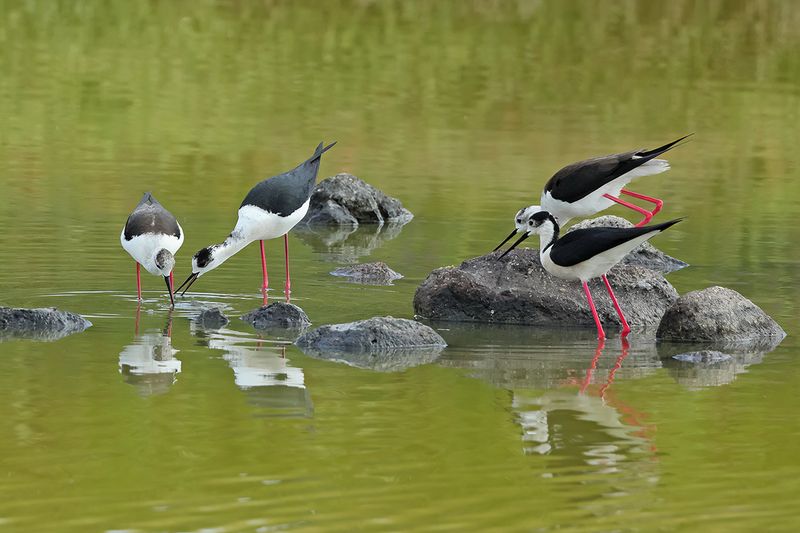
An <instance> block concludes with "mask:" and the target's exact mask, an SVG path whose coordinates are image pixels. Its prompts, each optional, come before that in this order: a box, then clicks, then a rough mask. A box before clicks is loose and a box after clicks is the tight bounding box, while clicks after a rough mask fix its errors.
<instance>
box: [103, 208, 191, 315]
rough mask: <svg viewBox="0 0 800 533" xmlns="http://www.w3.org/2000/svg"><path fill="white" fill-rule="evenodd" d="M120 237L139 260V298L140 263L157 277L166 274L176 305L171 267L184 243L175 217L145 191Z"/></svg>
mask: <svg viewBox="0 0 800 533" xmlns="http://www.w3.org/2000/svg"><path fill="white" fill-rule="evenodd" d="M119 240H120V242H121V243H122V247H123V248H124V249H125V251H126V252H128V253H129V254H130V255H131V257H133V259H134V260H135V261H136V292H137V295H138V297H139V300H140V301H141V299H142V280H141V276H140V268H139V265H141V266H143V267H144V268H145V270H147V271H148V272H150V273H151V274H153V275H154V276H163V277H164V281H165V282H166V284H167V291H169V300H170V303H171V304H172V305H175V298H174V296H173V287H174V278H173V275H172V269H173V268H174V267H175V254H176V253H177V252H178V249H180V247H181V245H182V244H183V229H182V228H181V225H180V224H178V221H177V220H176V219H175V216H174V215H173V214H172V213H170V212H169V211H167V210H166V209H165V208H164V206H163V205H161V204H160V203H158V200H156V199H155V198H153V195H152V194H150V193H149V192H146V193H144V196H142V199H141V200H140V201H139V203H138V204H137V205H136V208H135V209H134V210H133V212H132V213H131V214H130V216H129V217H128V220H127V221H126V222H125V227H124V228H122V233H121V234H120V236H119Z"/></svg>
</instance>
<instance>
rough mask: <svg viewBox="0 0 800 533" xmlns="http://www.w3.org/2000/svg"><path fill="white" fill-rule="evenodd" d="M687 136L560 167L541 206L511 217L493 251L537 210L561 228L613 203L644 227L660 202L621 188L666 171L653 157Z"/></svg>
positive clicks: (661, 162)
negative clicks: (511, 228) (628, 198)
mask: <svg viewBox="0 0 800 533" xmlns="http://www.w3.org/2000/svg"><path fill="white" fill-rule="evenodd" d="M690 135H692V134H691V133H690V134H689V135H685V136H683V137H681V138H680V139H677V140H675V141H672V142H671V143H668V144H665V145H664V146H660V147H658V148H655V149H653V150H631V151H630V152H623V153H621V154H611V155H606V156H602V157H595V158H592V159H587V160H585V161H579V162H577V163H572V164H571V165H568V166H566V167H564V168H562V169H561V170H559V171H558V172H556V173H555V174H554V175H553V177H552V178H550V180H549V181H548V182H547V184H545V186H544V190H543V191H542V196H541V199H540V202H541V204H542V205H541V206H538V205H532V206H529V207H526V208H523V209H520V210H519V211H518V212H517V214H516V216H515V217H514V225H515V228H514V231H512V232H511V234H510V235H509V236H508V237H506V238H505V240H504V241H503V242H501V243H500V244H499V245H498V246H497V248H495V249H494V250H495V251H497V250H498V249H499V248H500V247H501V246H503V245H504V244H505V243H506V242H508V240H509V239H511V237H513V236H514V235H515V234H516V233H519V232H522V231H527V229H526V228H525V227H524V226H525V223H526V222H527V220H528V219H529V218H530V216H531V215H532V214H533V213H536V212H539V211H547V212H549V213H550V214H552V215H553V216H554V217H555V218H556V220H557V221H558V223H559V224H561V225H562V226H564V225H565V224H566V223H567V222H568V221H569V220H570V219H572V218H575V217H588V216H591V215H594V214H595V213H599V212H600V211H603V210H605V209H608V208H609V207H611V206H613V205H614V204H615V203H617V204H620V205H622V206H625V207H627V208H629V209H633V210H634V211H636V212H637V213H640V214H642V215H643V216H644V219H643V220H642V221H641V222H639V223H638V224H636V227H640V226H644V225H645V224H647V223H648V222H650V220H651V219H652V218H653V217H654V216H655V215H656V213H658V212H659V211H661V207H662V206H663V205H664V202H662V201H661V200H659V199H657V198H651V197H650V196H645V195H644V194H639V193H636V192H633V191H629V190H626V189H625V186H626V185H627V184H628V183H630V182H631V181H632V180H633V179H634V178H638V177H641V176H650V175H653V174H660V173H662V172H666V171H667V170H669V162H667V161H666V160H664V159H656V157H658V156H659V155H661V154H663V153H664V152H666V151H668V150H671V149H672V148H674V147H675V146H676V145H677V144H678V143H679V142H681V141H682V140H684V139H686V138H687V137H689V136H690ZM621 194H626V195H628V196H631V197H633V198H638V199H640V200H644V201H646V202H650V203H652V204H653V205H654V207H653V210H652V211H647V210H646V209H643V208H641V207H639V206H637V205H634V204H632V203H630V202H626V201H625V200H622V199H620V198H619V196H620V195H621Z"/></svg>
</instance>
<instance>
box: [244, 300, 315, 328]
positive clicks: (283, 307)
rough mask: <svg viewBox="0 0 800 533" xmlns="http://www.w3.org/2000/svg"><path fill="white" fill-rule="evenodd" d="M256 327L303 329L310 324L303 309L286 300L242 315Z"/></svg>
mask: <svg viewBox="0 0 800 533" xmlns="http://www.w3.org/2000/svg"><path fill="white" fill-rule="evenodd" d="M242 320H244V321H245V322H247V323H248V324H250V325H251V326H253V327H254V328H256V329H303V328H306V327H308V326H310V325H311V321H310V320H309V319H308V315H306V313H305V311H303V310H302V309H300V308H299V307H298V306H296V305H294V304H290V303H286V302H274V303H271V304H269V305H265V306H262V307H259V308H258V309H254V310H253V311H250V312H249V313H247V314H245V315H242Z"/></svg>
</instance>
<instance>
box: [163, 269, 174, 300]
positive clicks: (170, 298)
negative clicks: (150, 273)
mask: <svg viewBox="0 0 800 533" xmlns="http://www.w3.org/2000/svg"><path fill="white" fill-rule="evenodd" d="M164 281H166V282H167V292H168V293H169V303H170V304H171V305H172V307H175V295H174V294H172V285H171V284H170V282H169V276H164Z"/></svg>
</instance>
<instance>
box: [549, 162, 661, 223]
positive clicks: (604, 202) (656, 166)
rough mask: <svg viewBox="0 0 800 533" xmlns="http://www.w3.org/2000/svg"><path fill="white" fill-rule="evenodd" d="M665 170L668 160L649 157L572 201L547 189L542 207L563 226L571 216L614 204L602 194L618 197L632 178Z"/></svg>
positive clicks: (581, 214) (591, 212) (606, 207)
mask: <svg viewBox="0 0 800 533" xmlns="http://www.w3.org/2000/svg"><path fill="white" fill-rule="evenodd" d="M667 170H669V162H668V161H666V160H665V159H651V160H650V161H648V162H647V163H645V164H643V165H642V166H640V167H637V168H635V169H633V170H631V171H630V172H628V173H626V174H623V175H622V176H620V177H618V178H617V179H615V180H614V181H611V182H609V183H606V184H605V185H604V186H602V187H600V188H599V189H597V190H596V191H594V192H592V193H591V194H587V195H586V196H584V197H583V198H581V199H580V200H578V201H576V202H573V203H569V202H563V201H561V200H556V199H555V198H553V197H552V196H550V192H549V191H548V192H543V193H542V197H541V204H542V209H544V210H545V211H548V212H549V213H551V214H552V215H553V216H555V217H556V219H557V220H558V223H559V225H561V226H563V225H564V224H566V223H567V221H568V220H570V219H572V218H575V217H588V216H591V215H594V214H595V213H599V212H600V211H603V210H604V209H608V208H609V207H611V206H612V205H616V202H614V201H612V200H609V199H608V198H605V197H604V196H603V195H604V194H609V195H611V196H616V197H619V195H620V191H622V189H623V188H624V187H625V186H626V185H627V184H628V183H630V182H631V181H632V180H634V179H636V178H639V177H642V176H652V175H653V174H661V173H662V172H666V171H667Z"/></svg>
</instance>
